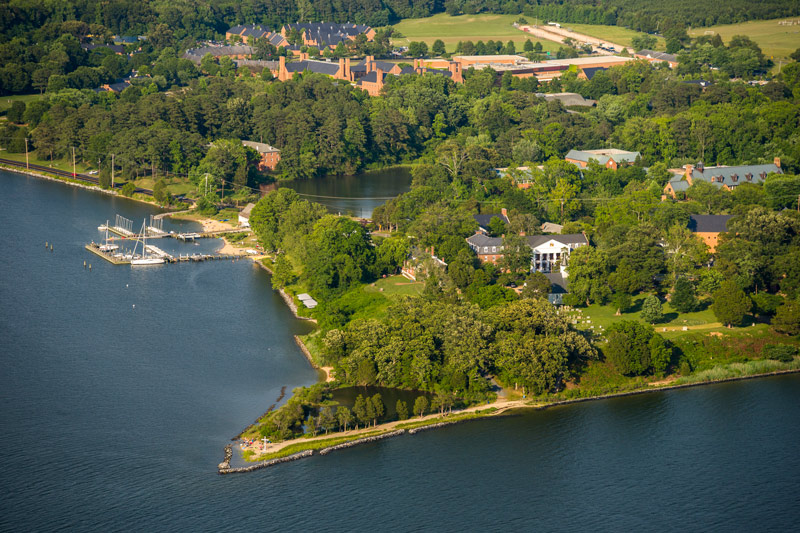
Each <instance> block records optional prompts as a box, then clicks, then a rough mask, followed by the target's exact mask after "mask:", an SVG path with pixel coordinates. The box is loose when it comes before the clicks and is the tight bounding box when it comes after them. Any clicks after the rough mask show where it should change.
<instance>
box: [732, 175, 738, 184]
mask: <svg viewBox="0 0 800 533" xmlns="http://www.w3.org/2000/svg"><path fill="white" fill-rule="evenodd" d="M731 180H733V182H734V183H736V182H737V181H739V175H738V174H733V175H731Z"/></svg>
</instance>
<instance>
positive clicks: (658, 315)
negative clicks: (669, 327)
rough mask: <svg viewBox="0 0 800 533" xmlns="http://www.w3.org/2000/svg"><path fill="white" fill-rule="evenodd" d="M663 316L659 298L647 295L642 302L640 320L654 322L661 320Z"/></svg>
mask: <svg viewBox="0 0 800 533" xmlns="http://www.w3.org/2000/svg"><path fill="white" fill-rule="evenodd" d="M663 318H664V312H663V310H662V309H661V300H659V299H658V296H655V295H653V294H651V295H649V296H648V297H647V298H645V299H644V303H643V304H642V320H644V321H645V322H650V323H651V324H654V323H656V322H661V320H662V319H663Z"/></svg>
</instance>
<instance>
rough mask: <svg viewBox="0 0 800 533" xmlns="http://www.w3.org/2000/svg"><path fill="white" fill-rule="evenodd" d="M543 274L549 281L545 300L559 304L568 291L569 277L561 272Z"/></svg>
mask: <svg viewBox="0 0 800 533" xmlns="http://www.w3.org/2000/svg"><path fill="white" fill-rule="evenodd" d="M545 276H546V277H547V279H548V281H550V294H548V295H547V300H548V301H549V302H550V303H551V304H553V305H561V303H562V300H563V298H564V295H565V294H567V293H569V290H568V289H569V287H568V283H569V282H568V280H569V278H567V277H566V276H564V274H562V273H561V272H547V273H546V274H545Z"/></svg>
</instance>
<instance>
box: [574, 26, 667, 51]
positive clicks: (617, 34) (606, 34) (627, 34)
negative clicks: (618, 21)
mask: <svg viewBox="0 0 800 533" xmlns="http://www.w3.org/2000/svg"><path fill="white" fill-rule="evenodd" d="M561 27H562V28H563V29H565V30H570V31H574V32H577V33H583V34H585V35H588V36H590V37H596V38H598V39H604V40H607V41H611V42H612V43H616V44H621V45H624V46H632V45H631V40H632V39H633V38H634V37H636V36H637V35H643V33H642V32H640V31H634V30H629V29H628V28H623V27H622V26H603V25H599V24H573V23H571V22H570V23H563V24H561ZM657 39H658V45H656V50H664V49H665V48H666V41H664V38H663V37H657Z"/></svg>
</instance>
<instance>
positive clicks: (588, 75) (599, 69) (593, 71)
mask: <svg viewBox="0 0 800 533" xmlns="http://www.w3.org/2000/svg"><path fill="white" fill-rule="evenodd" d="M605 70H608V69H607V68H606V67H591V68H585V69H583V74H584V75H585V76H586V79H587V80H591V79H592V78H594V75H595V74H597V73H598V72H602V71H605Z"/></svg>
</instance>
